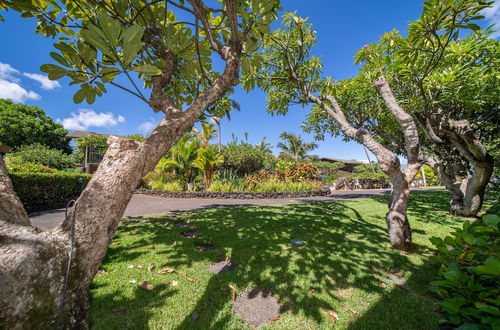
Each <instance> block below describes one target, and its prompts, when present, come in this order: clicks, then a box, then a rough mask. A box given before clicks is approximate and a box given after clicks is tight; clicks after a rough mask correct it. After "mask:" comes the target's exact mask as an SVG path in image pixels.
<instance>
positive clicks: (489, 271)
mask: <svg viewBox="0 0 500 330" xmlns="http://www.w3.org/2000/svg"><path fill="white" fill-rule="evenodd" d="M431 242H432V243H433V244H434V245H435V246H436V248H437V250H438V254H437V255H436V256H433V257H432V259H433V260H434V261H436V262H438V263H439V264H440V268H439V272H438V280H437V281H434V282H432V283H431V284H432V290H433V291H434V292H436V293H437V295H438V296H439V297H440V298H441V302H440V303H439V305H440V306H441V308H442V309H443V311H444V312H445V313H446V314H447V315H446V320H447V322H448V323H450V324H452V325H454V326H459V328H460V329H500V299H499V297H500V217H499V216H497V215H493V214H489V215H485V216H484V217H483V219H482V221H475V222H473V223H471V222H469V221H466V222H465V223H464V224H463V226H462V228H461V229H458V230H456V231H455V232H453V233H452V234H451V235H450V236H447V237H445V238H444V239H440V238H436V237H433V238H431Z"/></svg>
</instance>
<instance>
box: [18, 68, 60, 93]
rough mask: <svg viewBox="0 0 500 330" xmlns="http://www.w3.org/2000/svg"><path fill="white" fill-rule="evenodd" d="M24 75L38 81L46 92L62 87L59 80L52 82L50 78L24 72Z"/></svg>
mask: <svg viewBox="0 0 500 330" xmlns="http://www.w3.org/2000/svg"><path fill="white" fill-rule="evenodd" d="M23 75H24V76H25V77H28V78H30V79H33V80H36V81H38V82H39V83H40V84H41V87H42V88H43V89H46V90H51V89H55V88H58V87H61V85H60V84H59V82H58V81H57V80H50V79H49V77H47V76H45V75H43V74H39V73H27V72H24V73H23Z"/></svg>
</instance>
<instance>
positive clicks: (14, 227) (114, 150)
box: [0, 0, 241, 329]
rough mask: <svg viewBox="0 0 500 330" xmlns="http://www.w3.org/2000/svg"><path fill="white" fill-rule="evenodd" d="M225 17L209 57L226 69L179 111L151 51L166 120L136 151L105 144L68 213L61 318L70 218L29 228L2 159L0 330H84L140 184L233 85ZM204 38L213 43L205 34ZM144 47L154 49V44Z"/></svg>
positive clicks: (231, 11)
mask: <svg viewBox="0 0 500 330" xmlns="http://www.w3.org/2000/svg"><path fill="white" fill-rule="evenodd" d="M190 2H191V4H192V6H193V8H194V10H195V11H196V13H197V14H198V15H200V20H201V21H202V23H203V24H205V23H206V24H208V23H207V22H208V21H207V15H208V10H207V8H206V7H205V6H204V4H203V3H202V2H201V1H198V0H192V1H190ZM225 11H226V13H227V15H228V18H229V20H230V22H231V30H232V33H231V39H230V41H229V42H228V44H226V45H222V44H220V43H218V42H216V41H215V40H212V41H213V43H212V46H213V48H214V50H215V51H216V52H218V53H219V54H220V56H221V57H222V59H223V60H224V61H225V63H226V65H225V69H224V72H223V73H222V74H221V75H220V76H219V77H218V78H217V79H216V80H215V82H214V83H213V84H212V86H211V87H210V88H208V89H207V90H205V91H203V92H202V93H200V94H199V95H198V97H197V98H196V99H195V100H194V102H193V103H192V104H191V106H189V108H188V109H186V110H185V111H181V110H179V109H177V108H175V106H174V105H173V102H172V100H171V99H170V98H169V97H168V95H166V94H165V93H164V92H163V86H165V84H166V83H167V82H168V81H170V79H171V77H172V74H173V73H174V71H175V68H176V65H177V64H176V60H175V56H173V54H172V53H170V52H169V51H167V50H165V49H162V48H161V45H156V46H157V47H158V49H157V50H158V51H163V54H164V60H165V68H164V70H163V72H162V74H161V75H160V76H157V77H155V78H154V79H153V88H152V93H151V98H150V105H151V107H152V108H153V109H154V110H155V111H162V112H164V113H165V114H166V118H164V119H163V120H161V122H160V123H159V124H158V126H157V127H156V128H155V130H154V131H153V132H152V133H151V135H150V136H149V137H148V138H147V139H146V141H144V142H142V143H139V142H136V141H132V140H128V139H125V138H120V137H116V136H110V137H109V138H108V146H109V148H108V151H107V152H106V154H105V155H104V159H103V160H102V162H101V163H100V165H99V168H98V169H97V172H96V173H95V174H94V176H93V177H92V179H91V180H90V182H89V184H88V185H87V187H86V188H85V190H84V191H83V192H82V194H81V195H80V197H79V198H78V200H77V201H76V206H75V208H74V210H75V211H74V212H75V215H76V223H75V235H74V252H73V258H72V267H71V270H70V273H69V281H68V292H67V297H66V302H65V305H64V310H63V313H62V314H59V306H60V298H61V296H62V294H63V284H64V276H65V272H66V267H67V265H68V262H69V258H68V242H69V239H70V236H71V227H72V226H71V218H72V214H70V215H69V217H68V218H67V219H65V221H64V222H63V223H62V224H61V225H60V226H58V227H57V228H55V229H54V230H52V231H45V232H41V231H40V230H38V229H36V228H34V227H31V226H30V225H29V219H28V217H27V215H26V212H25V211H24V209H23V207H22V205H21V203H20V201H19V199H18V198H17V196H16V194H15V192H14V191H13V189H12V184H11V182H10V179H9V177H8V175H7V172H6V169H5V165H4V163H3V159H1V157H0V175H1V176H0V207H1V208H0V280H1V281H2V285H1V286H0V328H5V329H35V328H37V329H45V328H54V326H55V325H56V324H57V323H56V322H57V320H58V318H59V316H61V317H62V322H61V324H60V325H61V327H62V328H72V329H88V328H89V327H90V323H89V314H88V313H89V302H88V290H89V286H90V284H91V282H92V280H93V278H94V276H95V275H96V273H97V271H98V269H99V267H100V264H101V261H102V259H103V257H104V256H105V254H106V250H107V248H108V246H109V244H110V242H111V240H112V238H113V236H114V234H115V232H116V229H117V227H118V223H119V221H120V218H121V217H122V215H123V212H124V210H125V208H126V206H127V204H128V202H129V201H130V198H131V196H132V194H133V192H134V190H135V189H136V187H137V186H138V184H139V182H140V179H141V177H142V176H143V175H145V174H146V173H148V172H149V171H151V170H152V169H153V168H154V166H155V165H156V164H157V163H158V161H159V160H160V158H161V157H162V156H163V155H164V154H165V153H166V152H167V151H168V149H169V148H170V147H171V146H172V145H173V144H174V143H175V142H176V141H177V140H178V139H179V138H180V137H181V136H182V135H183V134H185V133H186V132H187V131H188V130H189V129H190V128H191V127H192V126H193V124H194V123H195V121H196V120H197V119H198V118H199V117H200V115H201V114H202V112H203V111H204V110H205V109H206V108H207V107H208V106H209V105H211V104H213V103H214V102H215V101H217V100H218V99H219V98H221V97H222V96H224V95H225V94H226V92H227V91H228V90H229V89H230V88H231V87H232V86H234V85H236V84H237V83H238V78H239V56H240V53H241V42H240V39H239V34H238V28H237V17H236V12H237V11H236V2H235V1H231V0H229V1H227V2H226V3H225ZM207 31H210V29H209V26H207ZM207 37H208V38H209V39H210V38H211V39H214V37H213V36H211V35H210V33H208V36H207ZM150 42H151V43H153V42H155V41H154V38H151V40H150Z"/></svg>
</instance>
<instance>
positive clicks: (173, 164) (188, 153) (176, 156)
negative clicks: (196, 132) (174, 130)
mask: <svg viewBox="0 0 500 330" xmlns="http://www.w3.org/2000/svg"><path fill="white" fill-rule="evenodd" d="M198 147H199V143H198V141H197V140H195V139H193V137H192V135H190V134H186V135H184V136H183V137H182V138H181V139H180V140H179V141H178V142H177V143H176V145H175V146H174V147H172V149H170V152H169V153H168V154H167V155H166V156H165V157H163V158H162V159H161V160H160V162H159V163H158V165H157V168H158V169H159V170H160V171H169V170H173V171H174V172H175V174H177V176H178V178H179V181H180V182H181V183H182V185H183V188H184V189H186V188H189V186H190V185H191V184H192V183H193V182H194V181H195V179H196V177H197V176H198V168H197V167H196V166H195V165H194V161H195V160H196V158H197V157H198V153H197V150H198Z"/></svg>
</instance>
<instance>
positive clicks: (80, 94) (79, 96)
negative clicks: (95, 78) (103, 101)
mask: <svg viewBox="0 0 500 330" xmlns="http://www.w3.org/2000/svg"><path fill="white" fill-rule="evenodd" d="M87 91H88V89H87V88H83V87H82V88H81V89H79V90H78V91H77V92H76V93H75V95H73V102H75V103H76V104H79V103H82V102H83V99H84V98H85V97H86V96H87Z"/></svg>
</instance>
